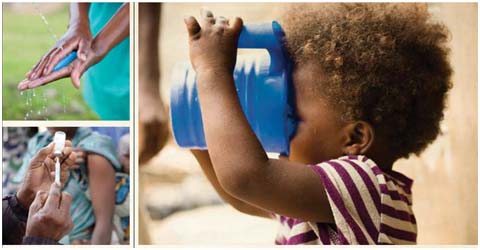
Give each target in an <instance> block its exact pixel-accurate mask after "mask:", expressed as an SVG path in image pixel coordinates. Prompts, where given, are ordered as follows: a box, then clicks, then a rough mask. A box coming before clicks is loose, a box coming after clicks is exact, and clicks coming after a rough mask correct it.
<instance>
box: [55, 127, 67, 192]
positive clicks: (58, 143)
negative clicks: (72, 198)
mask: <svg viewBox="0 0 480 250" xmlns="http://www.w3.org/2000/svg"><path fill="white" fill-rule="evenodd" d="M65 139H66V134H65V132H62V131H57V132H55V136H54V137H53V143H54V144H55V147H54V150H53V155H54V156H55V182H56V183H58V184H61V183H60V161H59V159H58V158H59V157H61V156H62V155H63V149H64V148H65Z"/></svg>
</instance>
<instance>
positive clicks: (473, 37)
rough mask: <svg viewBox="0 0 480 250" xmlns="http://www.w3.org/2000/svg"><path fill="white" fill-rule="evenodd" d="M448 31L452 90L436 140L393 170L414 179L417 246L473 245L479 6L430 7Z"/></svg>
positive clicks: (435, 5) (474, 228) (474, 236)
mask: <svg viewBox="0 0 480 250" xmlns="http://www.w3.org/2000/svg"><path fill="white" fill-rule="evenodd" d="M430 7H431V8H430V9H431V12H432V14H433V15H434V16H436V18H438V19H440V20H441V21H443V22H444V23H445V24H446V25H447V26H448V27H449V29H450V32H451V34H452V40H451V50H452V52H451V62H452V65H453V69H454V71H455V73H454V76H453V89H452V90H451V92H450V96H449V101H448V108H447V112H446V115H445V120H444V123H443V126H442V130H443V132H444V135H443V136H441V137H440V138H438V139H437V140H436V141H435V142H434V144H432V145H431V146H430V147H429V148H428V149H427V151H426V152H425V153H424V154H423V155H422V156H421V157H420V158H416V157H415V158H412V159H409V160H404V161H401V162H399V163H398V164H397V165H396V166H395V167H396V168H397V169H398V170H400V171H402V172H404V173H406V174H407V175H409V176H411V177H413V179H414V180H415V182H414V186H413V199H414V200H413V204H414V212H415V214H416V216H417V222H418V231H419V234H418V242H419V243H421V244H477V230H478V228H477V218H478V217H477V216H478V215H477V197H478V196H477V179H478V178H477V173H478V171H477V168H478V166H477V157H478V156H477V149H478V145H477V82H478V75H477V68H478V66H477V4H474V3H471V4H448V3H447V4H432V5H430Z"/></svg>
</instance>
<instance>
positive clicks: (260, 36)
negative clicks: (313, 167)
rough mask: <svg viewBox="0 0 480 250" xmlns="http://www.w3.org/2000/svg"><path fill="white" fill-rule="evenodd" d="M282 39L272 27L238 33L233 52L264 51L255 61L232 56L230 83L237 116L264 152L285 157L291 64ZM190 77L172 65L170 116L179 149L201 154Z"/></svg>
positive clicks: (185, 67) (290, 129)
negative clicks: (232, 82)
mask: <svg viewBox="0 0 480 250" xmlns="http://www.w3.org/2000/svg"><path fill="white" fill-rule="evenodd" d="M284 37H285V33H284V32H283V30H282V28H281V26H280V24H279V23H278V22H276V21H273V22H271V23H258V24H249V25H245V26H244V27H243V30H242V32H241V34H240V37H239V41H238V47H239V48H245V49H264V50H266V51H267V52H268V53H264V54H263V56H257V57H241V56H238V57H237V58H238V59H237V62H236V66H235V70H234V80H235V86H236V89H237V94H238V97H239V99H240V104H241V106H242V109H243V112H244V113H245V115H246V117H247V119H248V122H249V123H250V126H251V127H252V129H253V131H254V132H255V134H256V135H257V137H258V139H259V140H260V142H261V143H262V146H263V148H264V149H265V151H267V152H275V153H282V154H287V155H288V153H289V150H290V148H289V145H290V139H291V138H292V137H293V135H294V133H295V129H296V119H295V115H294V95H293V91H292V90H293V89H292V86H291V85H292V84H291V69H292V63H291V61H290V60H289V59H288V56H287V53H286V50H285V49H284V46H283V43H284ZM196 84H197V83H196V77H195V71H194V70H193V68H192V67H191V65H190V63H181V64H177V65H176V67H175V69H174V72H173V77H172V82H171V90H170V91H171V92H170V115H171V122H172V128H173V135H174V138H175V141H176V142H177V144H178V145H179V146H180V147H184V148H196V149H206V143H205V135H204V131H203V123H202V116H201V112H200V105H199V102H198V95H197V86H196Z"/></svg>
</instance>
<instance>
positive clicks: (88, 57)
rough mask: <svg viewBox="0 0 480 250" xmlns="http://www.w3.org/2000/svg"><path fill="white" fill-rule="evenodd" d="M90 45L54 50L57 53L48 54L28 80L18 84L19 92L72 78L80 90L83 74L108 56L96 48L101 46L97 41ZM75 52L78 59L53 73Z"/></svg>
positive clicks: (74, 84)
mask: <svg viewBox="0 0 480 250" xmlns="http://www.w3.org/2000/svg"><path fill="white" fill-rule="evenodd" d="M75 39H76V38H75ZM75 39H74V40H75ZM82 41H85V40H82ZM85 43H87V42H81V43H78V44H85ZM68 44H69V45H67V46H71V45H70V44H75V43H74V42H71V43H68ZM88 45H89V46H90V47H85V46H84V47H81V48H80V47H78V46H77V47H73V48H72V47H67V48H63V49H61V48H55V47H54V49H52V50H53V51H56V52H57V53H53V54H50V53H51V52H49V53H47V54H46V55H45V56H44V57H43V58H42V59H41V60H40V62H39V63H38V64H37V66H36V67H34V69H33V70H32V71H31V72H29V73H27V78H26V79H24V80H23V81H21V82H20V83H19V84H18V86H17V88H18V90H20V91H23V90H26V89H33V88H36V87H39V86H43V85H45V84H48V83H51V82H53V81H56V80H59V79H62V78H66V77H70V78H71V80H72V84H73V86H74V87H75V88H77V89H78V88H80V78H81V77H82V75H83V73H84V72H85V71H87V69H88V68H90V67H91V66H93V65H95V64H96V63H97V62H99V61H100V60H101V59H102V58H103V57H104V56H105V54H106V53H101V52H100V50H99V49H97V48H96V47H101V46H96V41H95V39H94V40H93V41H92V42H91V44H90V43H88ZM77 49H78V50H77ZM74 50H77V58H76V59H75V60H74V61H73V62H71V63H70V64H69V65H67V66H65V67H64V68H62V69H59V70H58V71H55V72H51V71H52V70H53V68H54V67H55V66H56V65H57V63H58V62H60V61H61V60H62V59H63V58H64V57H65V56H67V55H68V54H70V53H71V52H72V51H74Z"/></svg>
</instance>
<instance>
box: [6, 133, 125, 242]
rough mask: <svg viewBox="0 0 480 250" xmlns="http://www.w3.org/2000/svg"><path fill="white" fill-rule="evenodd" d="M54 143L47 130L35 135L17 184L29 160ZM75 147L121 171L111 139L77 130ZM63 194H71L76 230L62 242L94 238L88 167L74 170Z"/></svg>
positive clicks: (17, 177) (84, 165) (30, 142)
mask: <svg viewBox="0 0 480 250" xmlns="http://www.w3.org/2000/svg"><path fill="white" fill-rule="evenodd" d="M52 140H53V135H52V134H51V133H50V132H48V131H46V132H43V133H39V134H37V135H35V136H34V137H33V138H32V139H31V140H30V141H29V143H28V150H27V152H26V154H25V157H24V159H23V162H24V163H23V165H22V167H21V168H20V170H19V172H18V174H17V176H15V178H14V181H15V182H17V183H20V182H21V181H22V179H23V176H24V175H25V172H26V171H27V169H28V164H29V162H30V160H31V159H32V158H33V156H35V154H36V153H37V152H38V151H39V150H40V149H41V148H43V147H45V146H47V145H48V144H49V143H50V142H52ZM72 146H73V147H81V148H83V149H84V150H85V151H86V152H89V153H95V154H98V155H101V156H103V157H105V158H106V159H107V160H108V161H109V162H110V163H111V164H112V166H113V168H114V169H115V172H118V171H120V170H121V165H120V162H119V161H118V158H117V153H116V149H115V147H114V146H113V142H112V140H111V139H110V137H108V136H104V135H101V134H99V133H97V132H92V130H91V129H90V128H85V127H83V128H78V129H77V131H76V133H75V136H74V137H73V139H72ZM63 191H65V192H68V193H69V194H71V195H72V198H73V199H72V205H71V209H70V214H71V215H72V220H73V224H74V227H73V229H72V231H71V232H70V233H69V234H68V235H67V236H65V237H64V238H63V239H62V241H61V242H62V243H64V244H69V243H71V242H72V241H73V240H79V239H91V237H92V230H93V227H94V225H95V214H94V212H93V206H92V202H91V199H90V190H89V181H88V168H87V165H86V164H82V165H80V168H79V169H76V170H72V171H71V172H70V177H69V179H68V180H67V182H66V184H65V186H64V189H63Z"/></svg>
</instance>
